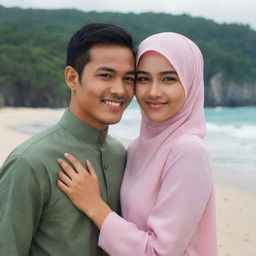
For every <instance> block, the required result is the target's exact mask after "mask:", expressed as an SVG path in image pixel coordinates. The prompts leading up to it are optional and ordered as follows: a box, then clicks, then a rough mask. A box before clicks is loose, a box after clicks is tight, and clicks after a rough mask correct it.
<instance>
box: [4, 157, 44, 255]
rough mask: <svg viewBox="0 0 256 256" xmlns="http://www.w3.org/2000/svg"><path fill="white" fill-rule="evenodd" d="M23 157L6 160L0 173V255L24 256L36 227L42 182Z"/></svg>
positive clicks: (38, 174)
mask: <svg viewBox="0 0 256 256" xmlns="http://www.w3.org/2000/svg"><path fill="white" fill-rule="evenodd" d="M41 173H42V172H40V171H38V170H36V171H35V170H33V168H32V167H31V166H30V164H29V163H28V161H27V160H26V159H24V158H23V157H16V158H15V157H9V158H8V159H7V160H6V162H5V164H4V166H3V167H2V168H1V171H0V255H12V256H16V255H17V256H18V255H19V256H20V255H23V256H26V255H28V254H29V250H30V246H31V241H32V238H33V234H34V233H35V231H36V228H37V226H38V223H39V220H40V217H41V213H42V208H43V201H44V200H43V197H44V194H43V193H44V192H43V191H42V190H41V187H42V185H41V183H42V182H43V183H44V182H45V181H44V180H42V179H43V177H42V174H41Z"/></svg>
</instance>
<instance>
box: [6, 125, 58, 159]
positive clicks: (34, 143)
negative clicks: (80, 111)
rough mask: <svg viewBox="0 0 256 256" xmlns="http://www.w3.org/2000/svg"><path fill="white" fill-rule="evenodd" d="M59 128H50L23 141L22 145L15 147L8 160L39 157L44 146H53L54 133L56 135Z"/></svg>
mask: <svg viewBox="0 0 256 256" xmlns="http://www.w3.org/2000/svg"><path fill="white" fill-rule="evenodd" d="M59 129H61V127H60V126H59V125H57V124H56V125H54V126H51V127H49V128H47V129H45V130H43V131H42V132H39V133H37V134H35V135H34V136H32V137H31V138H29V139H27V140H26V141H24V142H23V143H22V144H20V145H19V146H17V147H16V148H15V149H14V150H13V151H12V153H11V154H10V155H9V157H8V158H10V157H11V158H16V157H17V158H19V156H21V155H22V156H23V157H25V158H26V156H29V158H31V157H33V156H34V155H37V156H39V154H40V152H41V151H43V149H44V148H45V145H46V144H53V143H54V140H53V139H52V138H53V137H54V135H55V134H56V133H58V131H59Z"/></svg>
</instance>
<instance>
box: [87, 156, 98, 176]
mask: <svg viewBox="0 0 256 256" xmlns="http://www.w3.org/2000/svg"><path fill="white" fill-rule="evenodd" d="M86 166H87V168H88V171H89V173H90V174H91V176H92V177H93V178H95V179H98V176H97V174H96V172H95V170H94V168H93V166H92V164H91V162H90V161H89V160H86Z"/></svg>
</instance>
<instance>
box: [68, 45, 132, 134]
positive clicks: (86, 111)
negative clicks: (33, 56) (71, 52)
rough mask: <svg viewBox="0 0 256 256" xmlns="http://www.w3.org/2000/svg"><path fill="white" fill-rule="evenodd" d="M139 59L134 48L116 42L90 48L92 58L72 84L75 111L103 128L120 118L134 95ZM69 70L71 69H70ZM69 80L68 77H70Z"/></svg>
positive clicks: (95, 126)
mask: <svg viewBox="0 0 256 256" xmlns="http://www.w3.org/2000/svg"><path fill="white" fill-rule="evenodd" d="M134 69H135V62H134V57H133V54H132V52H131V50H130V49H129V48H127V47H123V46H116V45H97V46H94V47H92V48H91V49H90V61H89V62H88V63H87V64H86V65H85V67H84V69H83V72H82V77H81V78H80V81H79V79H76V82H75V84H74V88H71V87H70V86H69V87H70V88H71V94H72V96H71V104H70V109H71V112H72V113H73V114H74V115H75V116H76V117H78V118H79V119H80V120H81V121H83V122H85V123H87V124H89V125H90V126H92V127H94V128H96V129H98V130H103V129H105V128H106V127H107V125H109V124H115V123H117V122H119V121H120V119H121V117H122V114H123V112H124V110H125V109H126V107H127V106H128V104H129V103H130V101H131V99H132V97H133V95H134V83H135V75H134ZM66 73H67V72H66ZM66 80H67V77H66Z"/></svg>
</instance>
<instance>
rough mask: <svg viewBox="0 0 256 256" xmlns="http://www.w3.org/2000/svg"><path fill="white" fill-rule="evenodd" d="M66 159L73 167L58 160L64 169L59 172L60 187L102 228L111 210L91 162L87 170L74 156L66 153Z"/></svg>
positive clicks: (87, 163) (58, 182) (88, 163)
mask: <svg viewBox="0 0 256 256" xmlns="http://www.w3.org/2000/svg"><path fill="white" fill-rule="evenodd" d="M64 157H65V158H66V159H67V160H68V161H69V162H70V163H71V165H70V164H68V163H66V162H65V161H64V160H62V159H58V160H57V162H58V164H59V165H60V167H61V168H62V170H60V171H59V172H58V178H59V179H58V181H57V185H58V187H59V188H60V189H61V190H62V191H63V192H64V193H65V194H66V195H67V196H68V197H69V198H70V199H71V200H72V202H73V203H74V205H75V206H76V207H77V208H78V209H79V210H81V211H82V212H84V213H85V214H86V215H87V216H88V217H89V218H90V219H92V221H94V223H95V224H96V225H97V226H98V227H99V228H100V227H101V225H102V223H103V222H104V220H105V218H106V217H107V215H108V214H109V213H110V212H111V209H110V208H109V207H108V205H107V204H106V203H105V202H104V201H103V200H102V198H101V196H100V185H99V181H98V176H97V174H96V172H95V171H94V169H93V167H92V165H91V163H90V161H89V160H87V161H86V167H87V169H86V168H84V167H83V165H82V164H81V163H80V161H79V160H77V159H76V158H75V157H74V156H72V155H70V154H67V153H65V154H64Z"/></svg>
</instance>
